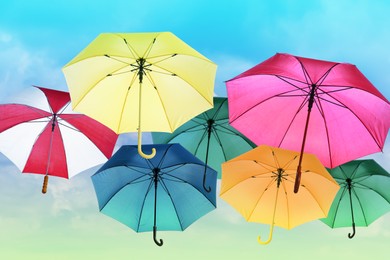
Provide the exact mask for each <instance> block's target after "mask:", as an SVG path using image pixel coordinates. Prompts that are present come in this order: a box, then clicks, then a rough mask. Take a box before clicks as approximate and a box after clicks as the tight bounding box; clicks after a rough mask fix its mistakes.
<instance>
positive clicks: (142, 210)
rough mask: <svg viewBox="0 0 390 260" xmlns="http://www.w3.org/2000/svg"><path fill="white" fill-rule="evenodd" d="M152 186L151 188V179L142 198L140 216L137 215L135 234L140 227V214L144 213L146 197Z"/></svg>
mask: <svg viewBox="0 0 390 260" xmlns="http://www.w3.org/2000/svg"><path fill="white" fill-rule="evenodd" d="M152 186H153V181H152V179H150V183H149V186H148V188H147V189H146V192H145V196H144V199H143V201H142V206H141V209H140V214H139V218H138V224H137V232H138V230H139V226H140V225H141V219H142V214H143V212H144V207H145V201H146V197H147V196H148V194H149V192H150V190H151V189H152Z"/></svg>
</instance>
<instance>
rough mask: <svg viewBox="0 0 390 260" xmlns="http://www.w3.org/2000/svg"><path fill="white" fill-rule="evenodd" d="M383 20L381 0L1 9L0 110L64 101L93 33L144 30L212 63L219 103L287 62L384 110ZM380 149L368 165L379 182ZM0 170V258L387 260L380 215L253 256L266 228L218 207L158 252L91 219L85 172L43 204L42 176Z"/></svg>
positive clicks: (300, 236)
mask: <svg viewBox="0 0 390 260" xmlns="http://www.w3.org/2000/svg"><path fill="white" fill-rule="evenodd" d="M389 11H390V2H389V1H386V0H377V1H371V0H340V1H332V0H323V1H318V0H313V1H304V0H301V1H299V0H296V1H293V0H285V1H282V0H248V1H245V0H241V1H236V0H226V1H213V0H198V1H179V0H166V1H158V0H145V1H132V0H130V1H129V0H123V1H119V0H111V1H99V0H95V1H90V0H85V1H80V0H79V1H73V0H69V1H44V0H32V1H21V0H5V1H2V2H1V3H0V91H1V92H0V102H2V103H5V102H7V101H8V100H11V99H12V97H13V96H14V95H16V94H17V93H18V92H19V91H22V90H23V89H26V88H29V87H30V86H31V85H40V86H43V87H47V88H53V89H59V90H66V89H67V87H66V83H65V79H64V76H63V74H62V72H61V68H62V67H63V66H64V65H65V64H66V63H67V62H68V61H70V60H71V59H72V58H73V57H74V56H75V55H76V54H77V53H78V52H80V51H81V50H82V49H83V48H84V47H85V46H86V45H87V44H88V43H89V42H91V41H92V40H93V39H94V38H95V37H96V36H97V35H98V34H99V33H102V32H152V31H171V32H173V33H174V34H176V35H177V36H178V37H180V38H181V39H182V40H184V41H185V42H186V43H188V44H189V45H191V46H192V47H193V48H195V49H196V50H198V51H199V52H201V53H202V54H203V55H205V56H206V57H208V58H209V59H211V60H212V61H214V62H215V63H216V64H217V65H218V70H217V76H216V82H215V93H216V95H219V96H225V95H226V90H225V84H224V81H226V80H228V79H230V78H232V77H234V76H236V75H237V74H239V73H241V72H242V71H244V70H246V69H248V68H250V67H251V66H254V65H256V64H257V63H259V62H261V61H263V60H265V59H267V58H269V57H270V56H272V55H274V54H275V53H277V52H287V53H291V54H294V55H299V56H304V57H312V58H317V59H324V60H331V61H338V62H349V63H353V64H355V65H356V66H357V67H358V68H359V69H360V70H361V71H362V72H363V73H364V74H365V75H366V77H367V78H368V79H369V80H370V81H371V82H372V83H373V84H374V85H375V86H376V87H377V88H378V89H379V90H380V91H381V92H382V93H383V94H384V96H385V97H386V98H387V99H389V98H390V87H389V86H390V73H389V68H390V51H389V49H388V46H390V33H389V29H388V28H390V16H389V15H388V13H389ZM133 142H134V140H133V135H131V134H130V135H124V136H122V137H121V139H120V142H119V143H118V145H120V144H123V143H133ZM389 142H390V141H389V138H388V139H387V142H386V146H385V149H384V153H379V154H376V155H373V156H372V157H373V158H375V159H376V160H377V162H378V163H380V164H381V165H382V166H383V167H384V168H385V169H387V170H388V171H390V147H389ZM0 167H1V172H2V173H1V174H0V190H1V196H0V204H1V205H2V209H1V211H0V230H1V233H0V245H1V247H0V248H1V250H0V258H1V259H70V258H72V259H90V258H92V257H94V259H105V258H107V257H110V256H111V257H112V256H115V258H116V259H147V257H151V256H153V257H156V256H159V257H160V259H179V257H187V259H197V258H200V257H202V258H204V259H211V257H218V256H223V257H224V258H225V259H236V258H237V257H242V259H259V258H262V259H281V257H283V256H288V257H290V259H298V257H300V259H309V256H314V255H315V256H316V258H317V259H330V258H333V259H341V256H345V257H346V256H351V257H353V258H354V259H364V258H366V257H369V256H370V255H377V254H379V258H378V257H377V258H376V259H387V258H388V257H387V254H385V247H386V248H387V247H388V241H390V224H389V223H390V215H389V214H387V215H385V216H383V217H382V218H381V219H379V220H377V221H376V222H375V223H373V224H372V225H371V226H370V227H368V228H358V230H357V235H356V237H355V238H354V239H352V240H349V239H348V238H347V237H346V235H347V233H348V232H349V229H338V230H331V229H330V228H328V227H327V226H325V225H323V224H322V223H319V222H313V223H308V224H307V225H303V226H301V227H297V228H295V229H293V230H291V231H286V230H284V229H279V228H276V229H275V234H274V240H273V241H272V242H271V244H270V245H269V246H267V247H261V246H259V245H258V244H257V242H256V236H257V235H258V234H259V233H260V232H261V233H262V234H267V232H268V227H267V226H266V225H260V224H255V223H247V222H245V221H244V220H243V219H242V218H241V216H240V215H239V214H237V213H236V212H235V211H234V210H233V209H231V208H230V207H229V206H228V205H227V204H226V203H224V202H223V201H221V200H220V199H219V200H218V209H217V210H215V211H213V212H212V213H210V214H208V215H207V216H205V217H203V218H202V219H200V220H199V221H198V222H197V223H195V224H194V225H193V226H191V227H190V228H188V230H186V231H185V232H183V233H179V232H166V234H162V235H163V237H164V238H165V242H166V243H165V245H164V247H163V248H156V247H155V246H154V243H153V242H152V240H151V234H149V233H146V234H137V233H135V232H133V231H132V230H130V229H128V228H126V227H125V226H123V225H121V224H120V223H118V222H116V221H114V220H112V219H110V218H108V217H106V216H105V215H103V214H100V213H99V212H98V209H97V203H96V199H95V197H94V191H93V187H92V184H91V182H90V178H89V176H90V175H91V174H92V173H93V170H91V171H88V172H84V173H81V174H79V175H78V176H76V177H74V178H73V179H71V180H65V179H55V178H52V179H51V180H50V181H51V183H50V184H49V185H50V186H49V192H48V194H46V195H44V196H43V195H41V193H40V188H41V182H42V177H41V176H35V175H22V174H20V173H19V172H18V171H17V169H16V167H15V166H14V165H13V164H12V163H11V162H9V161H8V160H7V159H6V158H5V157H4V156H1V155H0ZM263 236H264V235H263ZM204 237H206V238H207V239H204ZM386 241H387V243H386ZM280 248H284V249H285V250H280ZM27 256H28V257H27ZM53 256H56V257H57V258H53ZM207 256H208V257H209V258H208V257H207ZM306 256H307V257H306ZM86 257H87V258H86ZM132 257H133V258H132ZM217 259H219V258H217Z"/></svg>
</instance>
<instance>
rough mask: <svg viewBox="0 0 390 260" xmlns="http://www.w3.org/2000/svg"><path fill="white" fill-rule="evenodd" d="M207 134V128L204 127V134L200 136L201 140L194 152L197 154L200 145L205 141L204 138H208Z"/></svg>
mask: <svg viewBox="0 0 390 260" xmlns="http://www.w3.org/2000/svg"><path fill="white" fill-rule="evenodd" d="M206 136H207V128H205V129H204V131H203V134H202V136H201V137H200V140H199V142H198V143H197V145H196V148H195V151H194V154H197V153H198V149H199V147H200V144H201V143H202V142H203V140H204V139H205V138H206Z"/></svg>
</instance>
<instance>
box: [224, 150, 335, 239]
mask: <svg viewBox="0 0 390 260" xmlns="http://www.w3.org/2000/svg"><path fill="white" fill-rule="evenodd" d="M298 161H299V152H295V151H290V150H285V149H281V148H274V147H270V146H266V145H261V146H258V147H257V148H255V149H253V150H251V151H249V152H246V153H244V154H242V155H240V156H238V157H235V158H234V159H232V160H229V161H227V162H225V163H223V164H222V185H221V192H220V197H221V198H222V199H224V200H225V201H226V202H228V203H229V204H230V205H231V206H233V207H234V208H235V209H236V210H237V211H238V212H239V213H240V214H242V215H243V216H244V218H245V219H246V220H247V221H250V222H259V223H265V224H270V225H271V229H270V235H269V238H268V240H267V241H265V242H263V241H261V240H260V237H259V238H258V241H259V243H261V244H268V243H269V242H270V241H271V239H272V233H273V228H274V225H276V226H280V227H283V228H286V229H291V228H293V227H295V226H297V225H300V224H303V223H305V222H308V221H311V220H315V219H318V218H323V217H326V216H327V215H328V211H329V208H330V206H331V204H332V202H333V199H334V197H335V195H336V193H337V191H338V190H339V188H340V187H339V185H338V184H337V182H336V181H335V180H334V179H333V178H332V176H331V175H330V174H329V173H328V171H327V170H326V169H325V167H324V166H323V165H322V164H321V162H320V161H319V160H318V159H317V157H316V156H314V155H312V154H307V153H306V154H305V156H304V157H303V161H302V179H301V184H300V186H301V192H299V193H294V182H295V176H296V169H297V165H298Z"/></svg>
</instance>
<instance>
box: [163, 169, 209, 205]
mask: <svg viewBox="0 0 390 260" xmlns="http://www.w3.org/2000/svg"><path fill="white" fill-rule="evenodd" d="M200 166H204V165H200ZM165 175H168V176H170V177H172V178H173V179H177V180H176V181H177V182H181V183H184V184H188V185H189V186H191V187H192V188H194V189H195V190H197V191H199V193H201V194H202V195H203V196H204V194H203V189H202V190H201V189H198V188H197V187H195V186H194V185H192V184H191V183H189V182H187V181H185V180H183V179H180V178H179V177H177V176H174V175H172V174H169V173H165ZM165 179H166V178H165ZM170 181H174V180H172V179H170ZM204 197H205V198H206V199H207V200H208V201H209V202H210V203H211V204H213V205H214V207H216V205H215V204H214V203H213V202H212V201H211V200H210V199H209V198H208V197H207V196H204Z"/></svg>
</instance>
